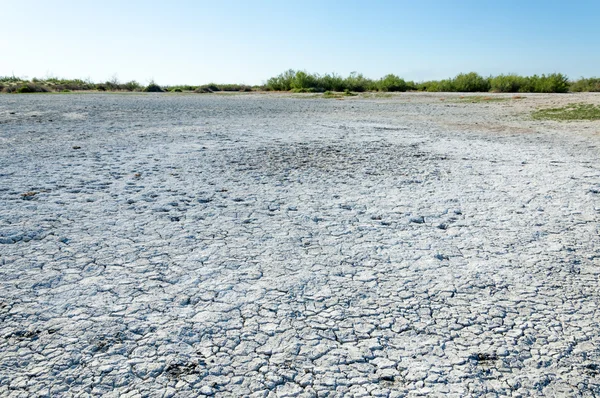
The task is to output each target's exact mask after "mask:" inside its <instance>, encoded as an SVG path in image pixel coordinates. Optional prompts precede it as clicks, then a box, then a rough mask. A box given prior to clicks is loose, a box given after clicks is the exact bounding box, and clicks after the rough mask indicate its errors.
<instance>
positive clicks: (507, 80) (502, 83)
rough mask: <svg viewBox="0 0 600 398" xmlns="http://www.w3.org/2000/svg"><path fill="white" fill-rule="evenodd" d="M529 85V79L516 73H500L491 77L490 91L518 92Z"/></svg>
mask: <svg viewBox="0 0 600 398" xmlns="http://www.w3.org/2000/svg"><path fill="white" fill-rule="evenodd" d="M527 86H528V79H527V78H526V77H523V76H518V75H515V74H510V75H498V76H495V77H492V78H491V79H490V91H493V92H494V93H518V92H521V90H522V89H524V88H526V87H527Z"/></svg>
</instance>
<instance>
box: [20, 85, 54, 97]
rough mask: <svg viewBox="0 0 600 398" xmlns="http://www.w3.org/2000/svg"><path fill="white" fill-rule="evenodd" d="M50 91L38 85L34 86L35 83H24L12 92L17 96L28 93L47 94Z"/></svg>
mask: <svg viewBox="0 0 600 398" xmlns="http://www.w3.org/2000/svg"><path fill="white" fill-rule="evenodd" d="M49 91H50V90H49V89H48V88H47V87H45V86H42V85H40V84H36V83H25V84H23V85H22V86H20V87H19V88H17V89H16V90H15V91H14V92H16V93H18V94H29V93H47V92H49Z"/></svg>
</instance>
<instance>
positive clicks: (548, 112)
mask: <svg viewBox="0 0 600 398" xmlns="http://www.w3.org/2000/svg"><path fill="white" fill-rule="evenodd" d="M532 116H533V118H534V119H549V120H559V121H568V120H600V106H599V105H592V104H569V105H567V106H565V107H562V108H549V109H538V110H537V111H535V112H533V113H532Z"/></svg>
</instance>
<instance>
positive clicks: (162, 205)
mask: <svg viewBox="0 0 600 398" xmlns="http://www.w3.org/2000/svg"><path fill="white" fill-rule="evenodd" d="M440 97H441V98H443V100H440ZM508 98H510V96H509V97H508ZM581 101H587V102H591V103H598V102H600V96H594V95H564V96H561V95H527V98H524V99H521V100H509V101H505V102H497V103H469V102H464V101H462V100H459V98H458V97H457V96H452V95H439V94H436V95H425V94H403V95H397V96H392V97H391V98H364V97H359V98H351V99H345V100H341V101H338V100H323V99H314V98H310V97H307V96H285V95H275V94H270V95H260V94H252V95H231V96H219V95H167V94H157V95H153V94H148V95H135V94H134V95H100V94H98V95H97V94H83V95H10V96H9V95H4V96H0V321H1V322H0V395H1V396H6V397H32V396H52V397H54V396H56V397H63V396H100V395H103V396H108V397H117V396H119V397H174V396H181V397H188V396H189V397H196V396H222V397H229V396H232V397H246V396H249V397H345V396H353V397H364V396H378V397H401V396H420V395H433V396H455V397H462V396H585V397H588V396H589V397H593V396H597V395H600V327H599V326H600V325H599V320H600V310H599V307H598V305H599V302H600V290H599V286H598V282H599V275H600V242H599V235H598V232H599V231H598V227H599V226H598V221H599V220H600V164H599V162H598V149H599V145H600V124H599V123H598V122H574V123H560V122H543V121H534V120H531V118H530V117H529V116H528V114H529V113H528V112H529V111H531V110H532V109H535V108H536V107H538V106H554V105H556V104H561V103H568V102H581Z"/></svg>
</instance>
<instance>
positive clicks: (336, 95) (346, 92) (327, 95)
mask: <svg viewBox="0 0 600 398" xmlns="http://www.w3.org/2000/svg"><path fill="white" fill-rule="evenodd" d="M357 95H358V94H357V93H353V92H352V91H350V90H348V89H346V90H344V92H343V93H339V92H335V91H325V92H324V93H323V98H344V97H356V96H357Z"/></svg>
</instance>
